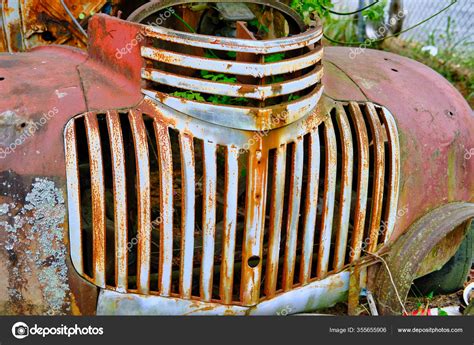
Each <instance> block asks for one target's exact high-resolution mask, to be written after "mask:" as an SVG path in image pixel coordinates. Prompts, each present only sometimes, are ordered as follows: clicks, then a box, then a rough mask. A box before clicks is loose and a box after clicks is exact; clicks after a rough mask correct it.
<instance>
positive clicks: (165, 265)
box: [153, 120, 190, 296]
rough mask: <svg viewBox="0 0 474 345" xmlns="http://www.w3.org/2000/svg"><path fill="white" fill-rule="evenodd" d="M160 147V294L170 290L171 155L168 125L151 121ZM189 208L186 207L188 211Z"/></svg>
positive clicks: (171, 254) (171, 252)
mask: <svg viewBox="0 0 474 345" xmlns="http://www.w3.org/2000/svg"><path fill="white" fill-rule="evenodd" d="M153 124H154V128H155V136H156V138H157V144H158V146H157V147H159V148H160V149H159V152H158V157H159V160H160V161H159V167H160V211H161V212H160V213H161V222H160V224H159V225H160V248H161V251H160V263H159V271H158V274H159V278H158V284H159V285H158V287H159V289H160V292H161V294H163V295H164V296H169V294H170V292H171V274H172V273H171V262H172V260H173V157H172V154H171V142H170V135H169V132H168V127H167V126H166V125H165V124H164V123H163V122H161V121H157V120H155V121H154V122H153ZM189 212H190V210H189V209H188V213H189Z"/></svg>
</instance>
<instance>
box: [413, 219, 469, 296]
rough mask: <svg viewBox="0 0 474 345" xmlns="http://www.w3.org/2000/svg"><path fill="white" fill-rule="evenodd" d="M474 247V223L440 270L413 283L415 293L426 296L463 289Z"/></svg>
mask: <svg viewBox="0 0 474 345" xmlns="http://www.w3.org/2000/svg"><path fill="white" fill-rule="evenodd" d="M473 249H474V224H473V225H472V226H471V230H470V231H469V232H468V233H467V235H466V238H465V239H464V241H463V242H462V244H461V246H460V247H459V249H458V251H457V252H456V254H455V255H454V256H453V257H452V258H451V260H449V261H448V262H447V263H446V265H444V266H443V267H442V268H441V269H440V270H438V271H436V272H433V273H430V274H428V275H426V276H424V277H421V278H419V279H417V280H415V282H414V283H413V284H414V285H415V286H416V288H415V289H414V290H415V293H421V294H423V295H424V296H425V295H427V294H429V293H431V292H433V293H435V294H448V293H452V292H455V291H458V290H459V289H462V287H463V285H464V283H465V282H466V277H467V275H468V273H469V271H470V269H471V265H472V259H473Z"/></svg>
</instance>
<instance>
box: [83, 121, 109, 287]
mask: <svg viewBox="0 0 474 345" xmlns="http://www.w3.org/2000/svg"><path fill="white" fill-rule="evenodd" d="M85 125H86V133H87V143H88V147H89V164H90V170H91V190H92V222H93V224H94V226H93V232H92V239H93V240H92V242H93V247H92V270H93V274H94V281H95V284H97V285H98V286H100V287H102V288H104V287H105V231H106V218H105V185H104V166H103V162H102V145H101V142H100V133H99V123H98V121H97V116H96V114H94V113H87V114H86V115H85Z"/></svg>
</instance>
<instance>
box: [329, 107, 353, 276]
mask: <svg viewBox="0 0 474 345" xmlns="http://www.w3.org/2000/svg"><path fill="white" fill-rule="evenodd" d="M336 117H337V125H338V128H339V133H340V134H341V143H343V144H342V145H341V146H342V148H341V150H342V167H341V168H342V174H341V178H342V181H341V198H340V201H339V214H338V215H337V217H338V219H337V221H336V222H337V224H338V229H337V232H336V233H337V237H336V249H335V255H334V269H335V270H337V271H339V270H341V269H342V268H343V267H344V262H345V258H346V246H347V238H348V234H349V220H350V215H351V199H352V178H353V177H352V176H353V169H354V168H353V165H354V146H353V144H352V133H351V127H350V124H349V120H348V119H347V115H346V112H345V111H344V108H343V107H342V105H338V106H337V107H336Z"/></svg>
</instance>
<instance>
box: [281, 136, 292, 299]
mask: <svg viewBox="0 0 474 345" xmlns="http://www.w3.org/2000/svg"><path fill="white" fill-rule="evenodd" d="M294 150H295V144H294V143H289V144H287V146H286V158H285V166H286V169H285V187H284V190H285V192H284V199H283V216H282V221H281V240H280V256H279V260H278V262H279V267H278V279H277V285H276V290H277V291H281V290H283V288H284V286H283V269H284V262H285V256H286V255H287V254H286V241H287V239H288V235H289V234H288V222H289V221H290V219H289V218H290V217H289V211H290V205H289V203H290V186H291V174H292V169H291V167H292V157H293V153H294Z"/></svg>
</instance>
